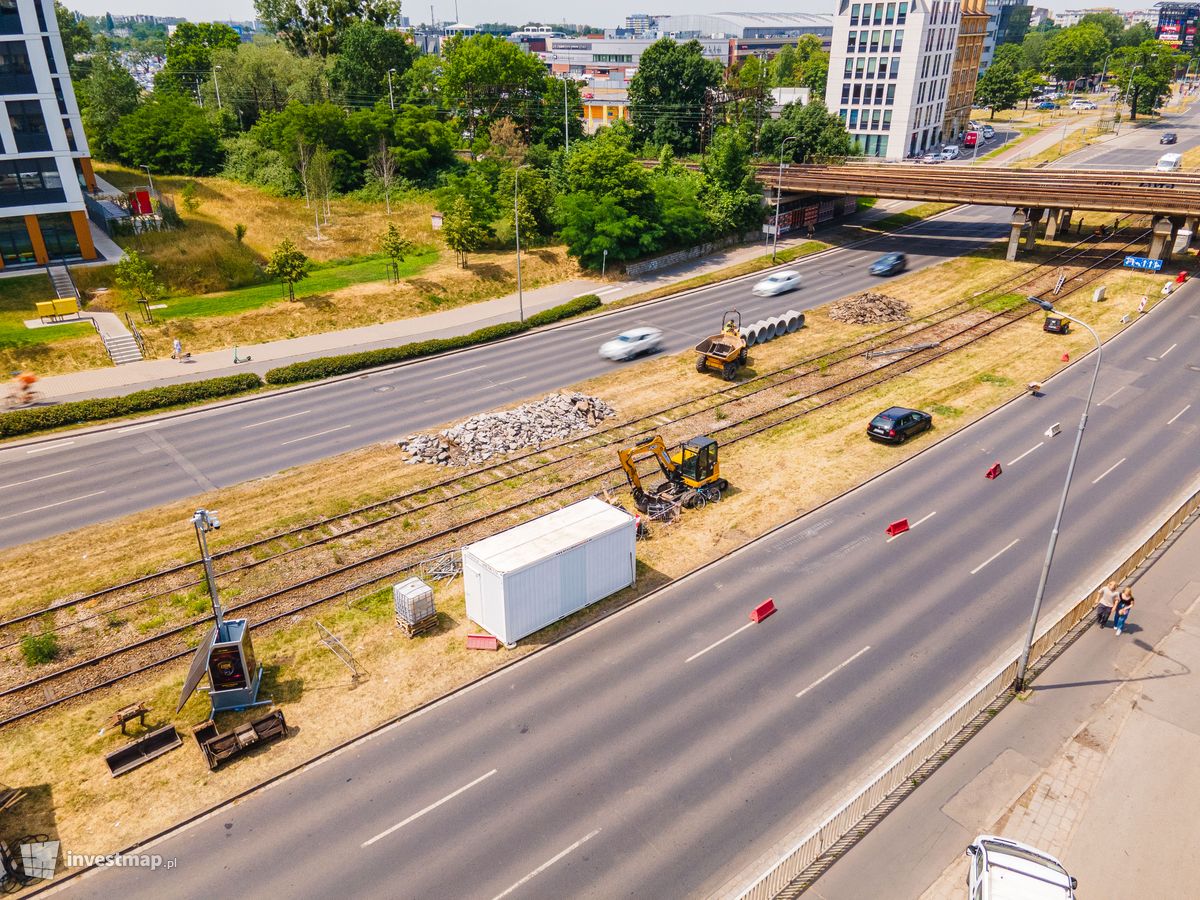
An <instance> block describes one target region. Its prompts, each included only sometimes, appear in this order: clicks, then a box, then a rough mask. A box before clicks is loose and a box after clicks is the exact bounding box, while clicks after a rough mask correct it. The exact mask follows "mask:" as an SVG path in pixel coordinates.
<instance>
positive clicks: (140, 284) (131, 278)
mask: <svg viewBox="0 0 1200 900" xmlns="http://www.w3.org/2000/svg"><path fill="white" fill-rule="evenodd" d="M114 278H115V280H116V282H117V286H118V287H120V288H121V289H122V290H126V291H131V292H133V293H136V294H137V296H138V299H139V300H146V301H150V300H156V299H157V298H159V297H161V296H162V295H163V292H164V290H165V289H164V288H163V286H162V284H161V283H160V282H159V280H158V276H157V275H156V274H155V272H154V267H153V266H152V265H150V262H149V260H147V259H146V258H145V257H143V256H142V255H141V254H140V253H138V252H137V251H136V250H128V251H126V253H125V257H124V258H123V259H122V260H121V261H120V262H118V263H117V265H116V268H115V269H114Z"/></svg>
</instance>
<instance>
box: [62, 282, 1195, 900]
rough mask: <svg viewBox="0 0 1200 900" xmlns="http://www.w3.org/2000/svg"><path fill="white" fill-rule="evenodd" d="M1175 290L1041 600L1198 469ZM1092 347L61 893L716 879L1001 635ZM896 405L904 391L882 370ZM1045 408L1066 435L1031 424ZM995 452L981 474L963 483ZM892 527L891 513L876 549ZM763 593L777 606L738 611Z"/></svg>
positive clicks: (1104, 440) (1027, 592)
mask: <svg viewBox="0 0 1200 900" xmlns="http://www.w3.org/2000/svg"><path fill="white" fill-rule="evenodd" d="M1198 303H1200V295H1198V293H1197V289H1196V287H1195V286H1194V285H1189V286H1187V287H1185V288H1183V289H1181V290H1180V292H1179V293H1177V294H1176V295H1175V296H1174V297H1173V298H1171V299H1169V300H1168V301H1167V302H1165V303H1164V304H1162V305H1160V306H1159V307H1157V308H1156V309H1154V310H1153V311H1152V312H1151V313H1150V314H1148V315H1147V316H1146V317H1145V318H1144V319H1143V320H1142V321H1140V322H1138V323H1137V324H1135V325H1134V326H1133V327H1132V328H1130V329H1129V330H1127V331H1126V332H1125V333H1123V334H1122V335H1120V336H1119V337H1117V338H1115V339H1114V340H1113V341H1111V342H1110V343H1109V345H1108V346H1107V347H1106V348H1105V354H1104V359H1105V361H1104V366H1103V369H1102V375H1101V378H1100V382H1099V386H1098V389H1097V393H1096V397H1097V400H1098V405H1097V406H1096V407H1095V408H1094V409H1093V413H1092V416H1091V418H1090V420H1089V427H1088V432H1087V435H1086V438H1085V441H1084V444H1083V450H1082V454H1081V457H1080V461H1079V466H1078V468H1077V470H1076V474H1075V484H1074V488H1073V491H1072V495H1071V500H1070V504H1069V506H1068V510H1067V519H1066V525H1065V531H1064V533H1063V535H1062V537H1061V539H1060V541H1059V544H1058V554H1057V557H1056V559H1055V567H1054V571H1053V573H1052V575H1051V579H1050V584H1049V590H1048V594H1047V603H1046V607H1045V608H1046V609H1047V610H1050V609H1053V608H1054V607H1055V606H1056V605H1057V604H1058V603H1059V602H1061V601H1062V600H1064V599H1066V598H1073V597H1075V596H1076V593H1075V592H1076V590H1077V589H1079V588H1080V587H1082V586H1083V585H1087V584H1090V583H1091V582H1092V581H1093V580H1094V579H1096V578H1099V577H1101V574H1102V573H1103V572H1106V571H1107V568H1106V562H1107V558H1108V557H1110V556H1111V555H1113V554H1115V553H1116V551H1117V550H1118V549H1119V548H1121V546H1122V545H1123V544H1125V543H1127V542H1129V541H1131V540H1133V539H1134V538H1135V537H1136V536H1137V535H1138V533H1139V532H1140V531H1141V529H1143V528H1144V527H1145V526H1147V525H1149V524H1150V523H1153V522H1156V521H1157V517H1158V516H1159V515H1160V514H1161V513H1162V511H1163V510H1164V509H1165V508H1166V507H1167V506H1168V505H1169V504H1170V502H1171V501H1172V500H1173V499H1174V498H1175V497H1176V496H1177V495H1178V494H1179V492H1180V491H1181V489H1183V488H1184V487H1185V486H1187V485H1192V484H1194V483H1195V482H1196V479H1197V477H1198V475H1200V456H1198V455H1197V454H1196V449H1195V448H1196V438H1197V432H1198V430H1200V397H1198V387H1200V355H1197V351H1196V346H1197V337H1198V336H1200V305H1198ZM1115 313H1116V311H1114V314H1115ZM1034 327H1036V322H1035V320H1029V321H1028V322H1026V323H1025V324H1023V325H1019V326H1015V327H1014V331H1013V332H1012V334H1011V339H1013V340H1019V339H1020V332H1021V329H1030V328H1034ZM1092 362H1093V358H1091V357H1089V358H1087V359H1084V360H1082V361H1081V362H1079V363H1078V364H1077V365H1075V366H1072V367H1071V368H1070V369H1068V370H1067V371H1066V372H1064V373H1063V374H1061V375H1060V376H1059V377H1057V378H1055V379H1052V380H1051V381H1050V382H1049V383H1048V384H1047V387H1046V394H1045V396H1044V397H1041V398H1034V397H1029V396H1026V397H1022V398H1020V399H1019V400H1017V401H1016V402H1014V403H1011V404H1009V405H1008V406H1006V407H1004V408H1003V409H1001V410H1000V411H998V412H996V413H994V414H993V415H991V416H988V417H987V418H985V419H983V420H982V421H980V422H979V423H977V424H975V425H973V426H971V427H969V428H967V429H965V430H964V431H962V432H960V433H959V434H957V435H955V436H953V437H951V438H949V439H947V440H945V441H943V442H941V443H939V444H937V445H936V446H932V447H930V448H929V449H928V450H927V452H925V453H923V454H921V455H919V456H918V457H916V458H914V459H913V460H911V461H910V462H908V463H907V464H905V465H904V466H902V467H900V468H898V469H895V470H893V471H892V472H890V473H888V474H887V475H884V476H883V477H881V478H878V479H875V480H873V481H871V482H869V483H868V484H866V485H865V486H863V487H862V488H860V489H858V490H856V491H854V492H852V493H851V494H849V495H847V496H845V497H843V498H841V499H839V500H837V501H835V502H833V503H831V504H829V505H827V506H825V507H823V508H820V509H818V510H815V511H813V512H812V513H811V514H809V515H807V516H804V517H803V518H801V519H799V520H797V521H796V522H795V523H793V524H791V525H789V526H787V527H785V528H783V529H780V530H779V531H776V532H774V533H773V534H771V535H770V536H769V537H767V538H765V539H763V540H760V541H757V542H755V543H754V544H752V545H751V546H749V547H748V548H746V549H745V550H743V551H740V552H738V553H735V554H732V555H731V556H729V557H727V558H725V559H723V560H722V561H720V562H719V563H717V564H715V565H713V566H711V567H709V568H707V569H706V570H704V571H703V572H702V573H701V574H699V575H698V576H695V577H693V578H689V579H685V580H683V581H681V582H677V583H675V584H673V585H671V586H670V587H668V588H667V589H665V590H663V591H661V592H660V593H658V594H657V595H656V596H654V597H653V598H652V599H650V600H647V601H644V602H642V603H640V604H638V605H636V606H634V607H632V608H630V609H628V610H626V611H625V612H624V613H622V614H620V615H618V616H616V617H613V618H610V619H609V620H607V621H606V622H604V623H603V624H601V625H599V626H597V627H593V628H590V629H588V630H586V631H584V632H582V633H580V634H579V635H577V636H576V637H575V638H573V639H571V640H569V641H567V642H565V643H563V644H560V645H558V646H556V647H554V648H552V649H551V650H549V651H547V652H544V653H541V654H538V655H537V656H534V657H532V658H531V659H529V660H527V661H526V662H525V663H523V664H521V665H519V666H516V667H514V668H512V669H509V670H506V671H504V672H501V673H498V674H497V675H495V676H493V677H492V678H490V679H488V680H486V681H485V682H483V683H481V684H479V685H477V686H476V687H474V688H473V689H470V690H467V691H464V692H461V693H459V694H457V695H455V696H453V697H452V698H450V699H448V700H447V701H445V702H442V703H440V704H437V705H435V706H434V707H432V708H430V709H428V710H426V711H425V712H424V713H423V714H421V715H418V716H414V717H412V718H409V719H407V720H406V721H404V722H402V723H400V724H399V725H397V726H395V727H392V728H391V729H389V730H387V731H386V732H383V733H382V734H379V735H376V736H374V737H373V738H371V739H369V740H365V741H362V742H360V743H358V744H357V745H355V746H354V747H352V748H349V749H348V750H347V751H345V752H342V753H340V754H338V755H336V756H334V757H332V758H330V759H328V760H326V761H325V762H323V763H321V764H319V765H317V766H314V767H312V768H310V769H308V770H306V771H304V772H302V773H299V774H298V775H296V776H295V777H292V778H290V779H288V780H286V781H285V782H283V783H281V784H279V785H278V786H275V787H272V788H269V789H267V790H265V791H262V792H260V793H259V794H258V795H256V796H254V797H252V798H249V799H247V800H244V801H242V802H240V803H238V804H237V805H235V806H233V807H231V808H228V809H225V810H222V811H220V812H219V813H217V814H216V815H214V816H212V817H210V818H208V819H206V820H204V821H202V822H200V823H198V824H196V825H195V826H193V827H191V828H189V829H187V830H185V831H184V832H182V833H180V834H177V835H173V836H169V837H167V838H164V839H163V840H162V841H160V842H158V844H157V845H156V846H155V847H154V848H153V852H156V853H160V854H162V855H163V856H164V857H168V858H170V857H173V858H176V859H177V860H178V868H177V869H175V870H174V871H171V872H165V871H161V870H160V871H158V872H153V873H150V872H138V871H137V870H134V869H108V870H104V871H100V872H97V873H95V874H94V875H89V876H87V877H85V878H83V879H81V880H79V881H77V882H75V883H74V884H73V885H72V886H70V887H69V892H70V893H71V894H72V895H74V896H79V897H112V896H121V897H125V898H134V897H159V896H162V894H163V893H164V892H169V893H170V894H171V895H173V896H189V897H191V896H197V897H198V896H225V895H239V896H247V895H248V896H280V897H283V896H288V897H291V896H296V897H319V896H361V897H389V898H394V897H414V898H428V897H454V898H475V897H479V898H485V900H486V898H499V897H505V896H511V897H604V898H611V897H619V896H631V897H632V896H636V897H662V898H667V897H685V896H700V895H707V894H710V893H712V892H714V891H716V890H718V889H719V888H721V887H722V886H727V885H728V884H729V883H730V880H731V879H736V878H737V876H739V874H741V875H746V874H748V871H747V870H748V868H753V867H754V865H755V861H756V860H757V859H758V858H759V857H760V856H761V854H762V853H763V852H764V851H766V850H767V849H769V848H770V847H772V846H774V845H775V844H776V843H777V842H778V841H779V840H780V839H781V838H782V837H783V836H784V835H786V834H788V833H789V832H791V831H793V829H796V828H798V827H799V826H800V825H801V823H802V822H803V821H804V820H805V819H806V817H808V816H809V815H811V814H812V813H813V812H814V811H815V810H817V809H819V808H820V807H821V806H823V805H824V804H825V803H827V802H829V801H831V800H832V799H833V798H834V797H835V796H837V795H838V794H839V793H840V792H842V791H844V790H845V787H846V785H847V783H848V782H850V781H851V780H853V778H854V777H855V774H856V773H859V772H862V771H865V770H866V769H868V768H869V767H870V766H872V765H873V764H874V763H875V762H876V761H877V760H878V759H879V758H880V757H881V756H882V755H884V754H886V753H888V752H889V751H890V749H891V748H893V747H894V745H895V744H896V742H897V741H899V740H901V739H902V738H903V736H904V735H906V734H908V733H909V731H910V730H911V729H912V728H913V727H914V726H915V725H916V723H918V722H919V721H920V720H922V719H923V718H924V717H925V716H926V715H927V714H928V713H929V711H930V710H932V709H934V708H936V707H937V706H938V705H940V704H942V703H944V702H945V701H946V700H948V698H949V697H951V696H952V695H953V694H954V693H955V692H956V691H957V690H958V689H959V688H960V687H961V686H962V685H963V684H965V683H966V682H967V681H969V679H970V678H971V677H973V676H974V675H975V674H976V673H977V672H978V671H979V670H980V669H981V668H982V667H983V666H985V665H988V664H989V663H990V662H991V661H992V660H993V659H994V658H995V657H996V655H997V654H998V653H999V652H1000V651H1001V650H1002V649H1003V648H1004V647H1005V646H1007V645H1009V644H1011V643H1012V642H1013V641H1014V640H1015V639H1017V638H1018V637H1019V636H1020V634H1021V633H1022V632H1023V630H1024V627H1025V624H1026V622H1027V617H1028V611H1029V607H1030V602H1031V599H1032V596H1033V593H1034V589H1035V586H1036V582H1037V577H1038V573H1039V570H1040V567H1041V563H1042V558H1043V554H1044V548H1045V543H1046V539H1047V537H1048V532H1049V528H1050V523H1051V519H1052V516H1053V512H1054V508H1055V506H1056V503H1057V498H1058V493H1059V491H1060V488H1061V483H1062V478H1063V475H1064V472H1065V468H1066V462H1067V458H1068V455H1069V453H1070V448H1071V442H1072V439H1073V436H1072V429H1073V426H1074V424H1075V423H1076V422H1077V420H1078V415H1079V413H1080V410H1081V405H1082V404H1081V400H1082V397H1083V396H1084V394H1085V392H1086V389H1087V383H1088V381H1089V379H1090V377H1091V373H1092ZM1050 365H1051V361H1050V360H1047V367H1049V366H1050ZM895 400H896V401H897V402H900V403H907V404H912V405H921V404H922V403H923V402H924V400H925V398H922V397H920V396H907V395H905V394H904V392H903V389H902V388H901V387H900V386H899V385H898V386H897V388H896V396H895ZM1055 422H1060V423H1062V426H1063V431H1062V433H1061V434H1060V435H1058V436H1057V437H1053V438H1048V437H1046V435H1045V434H1044V432H1045V430H1046V429H1047V428H1048V427H1049V426H1050V425H1051V424H1053V423H1055ZM933 437H936V431H935V432H934V435H933ZM864 439H865V438H864ZM920 440H922V441H925V442H931V438H930V437H924V438H921V439H920ZM728 452H729V453H736V452H737V450H736V447H732V448H730V449H729V451H728ZM792 452H802V450H801V449H800V448H795V449H794V450H793V451H792ZM995 461H999V462H1000V463H1001V464H1002V466H1003V467H1004V472H1003V474H1002V475H1001V476H1000V478H998V479H997V480H994V481H990V480H986V479H985V478H984V477H983V476H984V472H985V470H986V469H987V467H988V466H990V465H991V464H992V463H993V462H995ZM735 489H736V485H735ZM900 517H907V518H908V519H909V520H910V522H911V523H913V526H914V527H913V529H912V530H911V531H910V532H908V533H907V534H904V535H901V536H899V537H898V538H896V539H895V540H894V541H888V540H887V539H886V537H885V534H884V528H885V526H886V525H887V523H889V522H891V521H892V520H894V519H897V518H900ZM656 539H669V538H668V537H667V535H666V534H665V533H664V534H663V535H662V536H661V537H660V538H656ZM766 597H773V598H774V599H775V601H776V603H777V604H778V606H779V612H778V613H777V614H776V615H775V616H773V617H771V618H769V619H767V620H766V621H765V622H763V623H762V624H759V625H754V626H746V622H747V613H748V611H749V609H750V607H751V606H753V605H754V604H756V603H757V602H759V601H760V600H762V599H764V598H766ZM300 724H302V723H300ZM189 752H190V751H189ZM196 764H197V765H199V764H200V763H199V761H198V760H197V763H196ZM215 777H217V778H220V777H221V775H220V773H218V774H217V775H216V776H215ZM64 849H65V850H72V851H75V852H85V853H86V852H96V850H95V848H85V847H78V848H76V847H69V848H64Z"/></svg>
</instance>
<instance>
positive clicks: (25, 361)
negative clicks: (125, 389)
mask: <svg viewBox="0 0 1200 900" xmlns="http://www.w3.org/2000/svg"><path fill="white" fill-rule="evenodd" d="M54 298H55V294H54V288H53V287H52V286H51V284H50V279H49V278H47V277H46V273H45V272H38V273H36V274H33V275H23V276H20V277H17V278H0V380H3V378H4V377H6V376H7V375H8V373H9V372H15V371H18V370H22V369H32V370H34V371H35V372H39V373H43V374H48V373H53V372H62V371H71V370H75V369H89V368H93V367H95V366H103V365H107V364H108V355H107V354H106V353H105V352H104V346H103V345H102V344H101V342H100V338H99V336H97V334H96V331H95V329H93V328H92V325H91V323H90V322H69V323H64V324H62V325H53V326H50V327H47V328H26V327H25V321H26V320H27V319H36V318H37V312H36V310H37V307H36V305H35V304H37V303H39V302H40V301H42V300H53V299H54Z"/></svg>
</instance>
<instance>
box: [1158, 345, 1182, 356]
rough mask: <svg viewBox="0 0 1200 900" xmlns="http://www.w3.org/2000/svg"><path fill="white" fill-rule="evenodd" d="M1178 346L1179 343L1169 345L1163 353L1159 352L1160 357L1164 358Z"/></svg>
mask: <svg viewBox="0 0 1200 900" xmlns="http://www.w3.org/2000/svg"><path fill="white" fill-rule="evenodd" d="M1178 346H1179V345H1178V344H1172V345H1171V346H1170V347H1168V348H1167V349H1166V350H1164V351H1163V352H1162V353H1160V354H1158V358H1159V359H1162V358H1163V357H1165V356H1166V355H1167V354H1168V353H1170V352H1171V351H1172V350H1174V349H1175V348H1176V347H1178Z"/></svg>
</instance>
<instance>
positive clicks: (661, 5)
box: [66, 0, 1153, 27]
mask: <svg viewBox="0 0 1200 900" xmlns="http://www.w3.org/2000/svg"><path fill="white" fill-rule="evenodd" d="M1030 2H1032V3H1033V5H1035V6H1049V7H1050V8H1051V9H1065V8H1067V7H1071V8H1076V7H1079V6H1081V5H1082V4H1080V3H1078V2H1075V3H1072V2H1070V0H1059V2H1050V3H1047V2H1046V0H1040V2H1039V0H1030ZM1109 2H1111V0H1109ZM454 4H455V0H438V2H435V3H434V13H435V14H436V15H437V18H438V21H444V20H450V19H453V18H455V15H454V8H455V7H454ZM833 4H834V0H803V2H792V3H787V2H774V3H771V2H762V0H742V2H738V0H713V3H712V5H708V4H704V3H696V2H695V0H646V2H641V0H618V2H616V3H604V4H596V3H594V2H583V0H574V2H566V3H564V2H562V0H501V2H498V3H497V2H490V0H458V18H459V21H461V22H465V23H466V24H468V25H472V24H475V23H478V22H483V21H487V22H494V21H496V20H501V21H505V22H509V23H511V24H514V25H523V24H524V23H525V22H528V21H542V22H561V21H563V18H564V17H565V18H566V19H567V20H568V21H571V22H579V21H581V20H583V21H586V22H587V24H589V25H600V26H610V27H611V26H614V25H618V24H620V23H621V22H623V21H624V18H625V16H626V15H628V14H630V13H635V12H653V13H663V14H672V13H674V14H680V13H689V12H732V11H742V12H824V13H828V12H832V11H833ZM66 5H67V7H68V8H70V9H76V10H79V11H80V12H82V13H84V14H86V15H92V16H94V15H100V14H103V13H105V12H112V13H122V14H126V15H130V14H133V13H149V14H153V15H160V16H182V17H185V18H188V19H191V20H192V21H197V22H199V21H208V20H214V19H234V20H239V19H242V20H246V19H252V18H254V2H253V0H206V2H205V3H203V4H202V5H201V8H202V9H203V14H200V13H198V12H197V4H196V3H195V2H194V0H66ZM1115 5H1116V6H1117V7H1118V8H1121V9H1139V8H1146V9H1149V8H1151V7H1152V6H1153V0H1145V2H1144V3H1138V2H1136V0H1133V2H1129V0H1126V2H1117V3H1116V4H1115ZM403 13H404V15H406V16H408V17H409V19H410V20H411V21H413V22H427V21H429V4H428V3H425V2H422V0H407V2H404V4H403Z"/></svg>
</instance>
